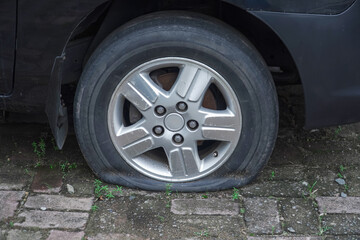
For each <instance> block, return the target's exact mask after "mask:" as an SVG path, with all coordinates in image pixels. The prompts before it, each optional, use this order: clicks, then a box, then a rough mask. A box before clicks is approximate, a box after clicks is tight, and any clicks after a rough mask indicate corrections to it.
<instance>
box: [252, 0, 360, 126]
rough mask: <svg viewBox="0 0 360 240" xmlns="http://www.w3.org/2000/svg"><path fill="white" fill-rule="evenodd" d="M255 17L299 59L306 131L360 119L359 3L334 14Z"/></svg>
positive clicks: (294, 57) (263, 14) (261, 12)
mask: <svg viewBox="0 0 360 240" xmlns="http://www.w3.org/2000/svg"><path fill="white" fill-rule="evenodd" d="M252 13H253V14H254V15H255V16H256V17H258V18H260V19H261V20H262V21H264V22H265V23H267V24H268V25H269V26H270V27H271V28H272V29H273V30H274V31H275V32H276V33H277V34H278V36H279V37H280V38H281V39H282V41H283V42H284V44H285V45H286V46H287V48H288V49H289V51H290V53H291V55H292V57H293V59H294V61H295V64H296V66H297V68H298V71H299V74H300V78H301V81H302V84H303V88H304V93H305V101H306V104H305V107H306V127H307V128H316V127H323V126H331V125H336V124H340V123H351V122H357V121H360V111H358V109H359V108H360V71H359V67H360V62H359V56H360V1H356V3H354V5H352V6H351V7H350V8H349V9H348V10H346V11H345V12H343V13H341V14H338V15H332V16H326V15H317V14H288V13H271V12H263V11H255V12H252Z"/></svg>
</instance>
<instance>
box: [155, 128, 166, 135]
mask: <svg viewBox="0 0 360 240" xmlns="http://www.w3.org/2000/svg"><path fill="white" fill-rule="evenodd" d="M153 131H154V133H155V134H156V135H158V136H160V135H162V134H163V133H164V128H163V127H162V126H156V127H154V128H153Z"/></svg>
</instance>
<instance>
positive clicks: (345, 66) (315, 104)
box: [0, 0, 360, 128]
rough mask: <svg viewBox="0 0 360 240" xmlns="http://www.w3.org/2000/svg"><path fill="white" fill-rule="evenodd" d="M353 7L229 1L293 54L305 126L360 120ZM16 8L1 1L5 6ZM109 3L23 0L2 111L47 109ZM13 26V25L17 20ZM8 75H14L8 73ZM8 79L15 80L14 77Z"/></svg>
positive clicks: (341, 0)
mask: <svg viewBox="0 0 360 240" xmlns="http://www.w3.org/2000/svg"><path fill="white" fill-rule="evenodd" d="M354 1H355V0H306V1H305V0H304V1H297V0H291V1H290V0H289V1H285V0H281V1H275V0H261V1H252V0H251V1H250V0H225V2H228V3H231V4H233V5H235V6H237V7H239V8H241V9H244V10H247V11H248V12H250V13H251V14H253V15H254V16H255V17H257V18H258V19H260V20H261V21H263V22H264V23H265V24H267V25H268V26H269V27H270V28H271V29H273V30H274V32H276V34H277V35H278V36H279V37H280V39H281V40H282V41H283V43H284V44H285V46H286V47H287V48H288V50H289V52H290V53H291V55H292V57H293V59H294V61H295V63H296V66H297V68H298V71H299V74H300V77H301V81H302V84H303V86H304V92H305V100H306V127H308V128H315V127H321V126H328V125H335V124H340V123H350V122H356V121H360V112H358V111H356V110H354V109H357V108H359V106H360V79H359V78H360V77H359V71H358V69H357V68H358V66H359V63H358V61H357V58H358V56H359V54H360V1H355V2H354ZM14 2H16V1H15V0H14V1H11V0H4V1H2V2H1V4H0V6H4V5H3V4H4V3H8V4H9V3H14ZM104 2H106V0H72V1H65V0H53V1H46V0H39V1H37V2H36V4H35V3H34V2H33V1H30V0H18V18H17V23H18V27H17V48H16V64H15V70H16V74H15V75H14V76H15V77H14V85H13V86H14V88H13V92H12V94H11V95H10V96H7V97H0V99H1V101H0V109H3V110H7V111H14V112H32V113H34V112H43V111H44V109H45V103H46V99H47V95H48V92H49V91H48V89H49V87H50V89H51V88H52V87H53V86H52V85H50V86H49V83H50V82H51V81H50V77H51V76H54V74H52V73H53V70H54V69H55V68H54V66H55V59H59V57H60V56H62V55H63V53H64V48H65V47H66V44H67V42H68V40H69V38H70V36H71V34H72V32H73V31H74V29H76V27H77V26H78V24H80V23H81V21H82V19H84V18H85V17H86V16H87V15H89V14H90V13H91V12H92V11H93V10H94V9H95V8H96V7H98V6H99V5H101V4H103V3H104ZM235 6H234V7H235ZM294 12H295V13H294ZM296 12H302V13H296ZM304 13H305V14H304ZM332 14H336V15H332ZM4 17H5V16H0V19H1V18H4ZM12 20H13V22H14V21H15V22H16V14H15V15H14V17H13V19H12ZM10 22H11V21H10ZM13 22H12V23H13ZM10 25H11V24H10ZM12 26H13V25H12ZM10 28H11V27H10ZM11 29H13V27H12V28H11ZM13 34H14V33H13ZM11 36H14V35H11ZM7 41H8V45H9V46H10V47H9V49H13V51H14V47H15V39H14V37H13V41H12V40H11V39H10V40H9V39H8V40H7ZM11 45H13V48H11ZM0 51H1V49H0ZM65 58H66V56H65ZM0 59H1V60H0V62H6V63H7V66H10V65H11V63H12V64H14V61H15V59H14V58H8V57H7V55H4V53H3V52H1V57H0ZM7 69H9V70H8V72H9V73H10V72H11V67H8V68H7ZM56 69H57V68H56ZM8 76H10V78H11V74H9V75H8ZM10 78H7V79H10ZM6 81H7V83H9V82H10V83H11V82H12V80H6ZM54 82H55V83H56V81H54ZM55 83H51V84H55ZM0 85H1V86H0V89H1V88H4V89H5V88H7V90H8V89H9V87H6V86H5V85H4V81H1V80H0ZM4 86H5V87H4ZM8 86H9V85H8ZM7 92H8V91H7ZM52 94H54V93H52ZM57 94H59V93H56V95H57ZM56 97H57V98H58V96H56ZM54 107H55V106H54ZM54 111H55V110H54ZM56 111H58V110H56ZM54 119H56V118H54Z"/></svg>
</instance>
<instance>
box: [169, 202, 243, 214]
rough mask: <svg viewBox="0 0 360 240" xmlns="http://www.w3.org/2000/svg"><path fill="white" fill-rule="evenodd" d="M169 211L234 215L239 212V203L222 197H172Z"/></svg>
mask: <svg viewBox="0 0 360 240" xmlns="http://www.w3.org/2000/svg"><path fill="white" fill-rule="evenodd" d="M171 212H172V213H175V214H181V215H185V214H189V215H191V214H197V215H236V214H239V204H238V203H235V202H233V201H229V200H224V199H221V201H220V200H219V199H174V200H172V204H171Z"/></svg>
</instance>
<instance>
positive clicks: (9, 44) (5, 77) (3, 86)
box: [0, 0, 16, 96]
mask: <svg viewBox="0 0 360 240" xmlns="http://www.w3.org/2000/svg"><path fill="white" fill-rule="evenodd" d="M15 40H16V0H1V1H0V96H1V95H8V94H10V93H11V91H12V88H13V73H14V61H15V44H16V43H15Z"/></svg>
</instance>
